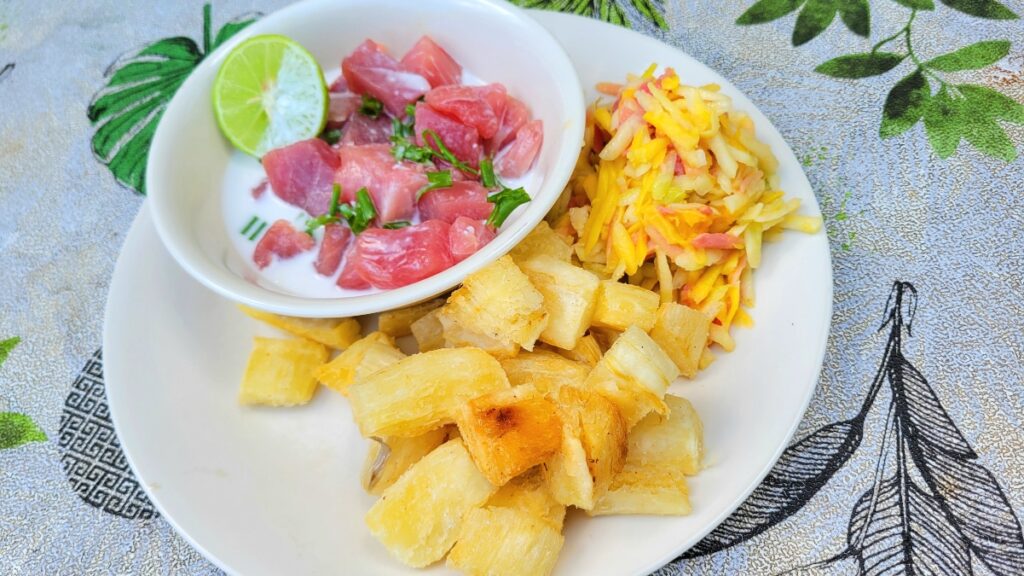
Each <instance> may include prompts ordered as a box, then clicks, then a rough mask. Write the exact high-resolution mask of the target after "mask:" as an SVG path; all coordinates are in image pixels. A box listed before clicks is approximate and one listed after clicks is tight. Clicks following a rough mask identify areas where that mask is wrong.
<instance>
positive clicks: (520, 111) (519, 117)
mask: <svg viewBox="0 0 1024 576" xmlns="http://www.w3.org/2000/svg"><path fill="white" fill-rule="evenodd" d="M529 120H530V109H529V108H527V107H526V104H523V103H522V102H520V101H519V100H516V99H515V98H513V97H511V96H508V97H507V98H506V100H505V110H504V113H503V114H502V115H501V122H500V123H499V125H498V131H497V132H496V133H495V134H494V137H493V138H491V139H490V141H489V142H488V143H487V153H488V154H491V155H493V154H495V153H497V152H498V150H501V149H502V148H504V147H505V145H506V144H508V143H509V142H511V141H512V139H513V138H515V137H516V132H518V131H519V129H520V128H522V127H523V125H524V124H526V123H527V122H528V121H529Z"/></svg>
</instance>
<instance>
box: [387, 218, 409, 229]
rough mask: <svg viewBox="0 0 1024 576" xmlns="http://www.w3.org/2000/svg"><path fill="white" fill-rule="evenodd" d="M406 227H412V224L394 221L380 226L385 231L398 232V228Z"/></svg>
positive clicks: (406, 221) (405, 221)
mask: <svg viewBox="0 0 1024 576" xmlns="http://www.w3.org/2000/svg"><path fill="white" fill-rule="evenodd" d="M406 226H412V222H409V221H408V220H395V221H394V222H388V223H387V224H385V225H383V226H381V228H383V229H385V230H398V229H399V228H405V227H406Z"/></svg>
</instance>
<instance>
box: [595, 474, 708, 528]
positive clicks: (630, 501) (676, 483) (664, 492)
mask: <svg viewBox="0 0 1024 576" xmlns="http://www.w3.org/2000/svg"><path fill="white" fill-rule="evenodd" d="M691 511H692V508H691V507H690V491H689V488H688V487H687V485H686V476H685V475H684V474H683V473H682V472H680V471H679V470H671V469H664V468H657V467H653V466H650V465H643V464H638V463H636V462H632V461H627V462H626V466H625V467H624V468H623V469H622V471H621V472H619V473H618V474H616V475H615V478H614V479H613V480H612V485H611V487H610V488H609V489H608V491H607V492H605V493H604V494H603V495H602V496H601V497H600V498H598V499H597V503H596V504H595V505H594V508H593V510H587V511H586V512H587V514H590V515H591V516H605V515H608V514H648V515H651V514H654V515H661V516H686V515H687V514H689V513H690V512H691Z"/></svg>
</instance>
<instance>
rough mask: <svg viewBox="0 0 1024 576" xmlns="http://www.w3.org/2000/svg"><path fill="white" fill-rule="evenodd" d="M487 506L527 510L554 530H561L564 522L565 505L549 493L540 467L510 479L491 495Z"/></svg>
mask: <svg viewBox="0 0 1024 576" xmlns="http://www.w3.org/2000/svg"><path fill="white" fill-rule="evenodd" d="M487 506H493V507H496V508H515V509H517V510H522V511H524V512H529V513H530V514H531V515H533V516H535V517H537V518H541V519H542V520H544V521H546V522H547V523H549V524H551V525H552V526H553V527H554V528H555V529H556V530H561V529H562V524H563V523H564V522H565V506H564V505H562V504H560V503H559V502H558V501H557V500H555V497H554V496H552V495H551V490H549V489H548V486H547V484H546V483H545V482H544V475H543V474H542V473H541V470H540V468H533V469H532V470H529V471H527V472H525V473H523V474H520V475H519V476H516V477H515V478H513V479H512V480H510V481H509V482H508V483H506V484H505V485H504V486H502V487H501V488H499V489H498V491H497V492H495V493H494V495H493V496H491V499H490V500H488V501H487Z"/></svg>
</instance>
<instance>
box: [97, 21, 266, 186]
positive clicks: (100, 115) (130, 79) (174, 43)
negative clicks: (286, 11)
mask: <svg viewBox="0 0 1024 576" xmlns="http://www.w3.org/2000/svg"><path fill="white" fill-rule="evenodd" d="M258 17H259V15H258V14H247V15H243V16H240V17H238V18H236V19H234V20H232V21H231V22H228V23H227V24H225V25H224V26H223V27H221V29H220V30H219V31H218V32H217V34H216V36H214V37H212V38H211V10H210V5H209V4H206V5H205V6H204V7H203V44H202V47H200V46H199V45H197V44H196V42H195V41H193V40H192V39H191V38H186V37H181V36H179V37H174V38H164V39H162V40H158V41H156V42H154V43H152V44H148V45H146V46H144V47H143V48H142V49H140V50H137V51H134V52H131V53H129V54H127V55H125V56H122V57H121V58H118V59H117V60H116V61H115V62H114V63H113V64H112V65H111V66H110V68H109V69H108V70H107V73H106V78H107V84H106V86H105V87H104V88H103V89H102V90H100V91H99V92H98V93H96V95H95V96H94V97H93V100H92V102H91V103H90V104H89V110H88V116H89V121H90V122H92V123H93V125H96V126H97V129H96V133H95V134H93V137H92V150H93V154H94V155H95V156H96V159H97V160H99V161H100V162H102V163H103V164H105V165H106V166H107V168H109V169H110V172H111V173H112V174H113V175H114V178H115V179H116V180H117V181H118V182H119V183H120V184H122V185H124V186H126V187H128V188H130V189H132V190H134V191H135V192H137V193H139V194H143V195H144V194H145V193H146V160H147V158H148V157H149V147H150V144H151V143H152V141H153V135H154V134H155V133H156V127H157V124H158V123H159V122H160V118H161V117H162V116H163V113H164V110H166V108H167V104H168V103H169V102H170V101H171V98H172V97H173V96H174V93H175V92H177V90H178V88H180V87H181V85H182V84H183V83H184V82H185V79H186V78H188V75H189V74H191V73H192V70H194V69H195V67H196V66H198V65H199V63H200V62H201V61H202V60H203V58H205V57H206V56H207V55H208V54H209V53H210V52H211V51H213V50H215V49H216V48H217V47H218V46H220V45H221V44H223V43H224V42H226V41H227V40H228V39H230V38H231V36H233V35H234V34H236V33H237V32H239V31H240V30H242V29H243V28H245V27H246V26H248V25H249V24H251V23H253V22H254V21H256V19H257V18H258Z"/></svg>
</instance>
